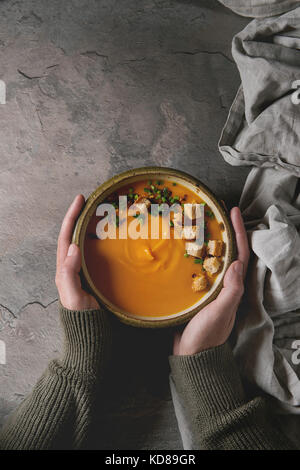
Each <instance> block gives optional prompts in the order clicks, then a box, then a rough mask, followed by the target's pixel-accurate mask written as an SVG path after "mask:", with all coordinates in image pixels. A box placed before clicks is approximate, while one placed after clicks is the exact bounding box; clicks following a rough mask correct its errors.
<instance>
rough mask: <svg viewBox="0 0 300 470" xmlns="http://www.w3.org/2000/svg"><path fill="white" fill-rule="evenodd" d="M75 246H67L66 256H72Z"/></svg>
mask: <svg viewBox="0 0 300 470" xmlns="http://www.w3.org/2000/svg"><path fill="white" fill-rule="evenodd" d="M75 246H76V245H74V243H72V245H70V246H69V249H68V254H67V256H72V255H73V254H74V251H75Z"/></svg>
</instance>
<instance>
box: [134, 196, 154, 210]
mask: <svg viewBox="0 0 300 470" xmlns="http://www.w3.org/2000/svg"><path fill="white" fill-rule="evenodd" d="M134 204H135V205H136V206H142V204H145V206H146V209H149V207H150V206H151V201H149V199H147V198H146V197H141V196H140V197H139V198H138V199H137V200H136V201H135V203H134Z"/></svg>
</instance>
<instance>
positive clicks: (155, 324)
mask: <svg viewBox="0 0 300 470" xmlns="http://www.w3.org/2000/svg"><path fill="white" fill-rule="evenodd" d="M159 178H161V179H164V180H165V181H168V180H169V181H172V182H173V181H174V182H177V183H178V184H181V185H182V186H185V187H187V188H188V189H190V190H192V191H193V192H194V193H195V194H198V195H199V196H200V197H201V198H202V199H203V200H204V201H205V202H206V203H207V204H208V205H209V206H210V207H211V209H212V210H213V212H214V215H215V217H216V219H217V220H218V222H220V223H221V222H222V223H223V225H224V230H223V241H224V243H225V253H224V262H223V265H222V270H221V271H220V273H219V274H218V276H217V278H216V280H215V282H214V283H213V285H212V287H211V289H210V290H209V291H208V292H207V293H206V294H205V295H204V296H203V297H202V298H201V299H200V301H198V302H197V303H196V304H194V305H192V306H191V307H190V308H188V309H185V310H183V311H181V312H178V313H176V314H173V315H169V316H166V317H161V316H160V317H155V316H153V317H145V316H143V315H142V312H141V316H137V315H131V314H130V313H128V312H126V311H123V310H121V309H120V308H118V307H117V306H115V305H113V304H112V303H111V302H110V301H109V300H108V299H106V298H105V297H104V296H103V295H102V294H101V292H100V291H99V290H98V289H97V288H96V286H95V285H94V283H93V281H92V279H91V277H90V275H89V273H88V270H87V266H86V263H85V259H84V255H83V253H84V249H83V246H84V239H85V234H86V229H87V226H88V223H89V221H90V219H91V217H92V215H93V214H94V213H95V211H96V208H97V206H98V205H99V204H100V203H101V202H103V201H104V200H105V199H106V198H107V197H108V196H109V195H110V194H111V193H114V192H115V191H116V190H118V189H119V188H121V187H122V186H124V185H127V184H132V183H134V182H136V181H138V180H144V179H147V180H149V179H159ZM73 243H76V244H77V245H78V246H79V247H80V249H81V253H82V280H83V283H84V287H85V288H86V289H87V290H88V291H89V292H91V293H92V294H93V295H94V296H95V297H96V298H97V300H98V301H99V303H100V304H102V305H103V306H105V307H106V308H107V309H108V310H109V311H110V312H112V313H113V314H115V315H116V316H117V317H119V319H120V320H121V321H123V322H125V323H127V324H130V325H132V326H136V327H146V328H161V327H172V326H175V325H179V324H183V323H185V322H187V321H188V320H189V319H190V318H191V317H192V316H193V315H195V314H196V313H197V312H199V310H201V309H202V308H203V307H205V306H206V305H208V304H209V303H210V302H211V301H212V300H214V299H215V298H216V297H217V295H218V293H219V292H220V290H221V288H222V284H223V278H224V274H225V272H226V270H227V268H228V266H229V265H230V264H231V263H232V261H233V260H234V259H235V257H236V243H235V236H234V231H233V228H232V225H231V221H230V218H229V215H228V213H227V210H226V208H225V206H224V204H223V202H221V201H219V200H218V198H217V197H216V196H215V195H214V194H213V193H212V192H211V191H210V189H208V187H207V186H206V185H205V184H203V183H202V182H200V181H199V180H197V179H196V178H194V177H193V176H191V175H189V174H187V173H184V172H182V171H179V170H176V169H173V168H166V167H144V168H137V169H133V170H128V171H126V172H124V173H121V174H119V175H116V176H114V177H113V178H111V179H110V180H108V181H106V182H105V183H103V184H102V185H101V186H99V187H98V188H97V189H96V190H95V191H94V192H93V193H92V194H91V195H90V196H89V197H88V199H87V200H86V203H85V206H84V208H83V210H82V212H81V214H80V216H79V218H78V220H77V223H76V226H75V229H74V233H73Z"/></svg>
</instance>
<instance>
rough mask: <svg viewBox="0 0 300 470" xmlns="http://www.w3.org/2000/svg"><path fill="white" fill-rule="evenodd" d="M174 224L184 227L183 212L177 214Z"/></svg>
mask: <svg viewBox="0 0 300 470" xmlns="http://www.w3.org/2000/svg"><path fill="white" fill-rule="evenodd" d="M173 223H174V225H182V213H181V212H175V214H174V217H173Z"/></svg>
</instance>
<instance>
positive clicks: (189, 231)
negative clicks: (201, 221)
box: [182, 225, 197, 240]
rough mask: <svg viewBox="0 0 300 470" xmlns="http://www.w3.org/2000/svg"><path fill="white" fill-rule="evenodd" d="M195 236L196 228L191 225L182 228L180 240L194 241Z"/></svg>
mask: <svg viewBox="0 0 300 470" xmlns="http://www.w3.org/2000/svg"><path fill="white" fill-rule="evenodd" d="M196 235H197V227H193V226H192V225H190V226H187V227H184V228H183V230H182V238H184V239H185V240H195V239H196Z"/></svg>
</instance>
